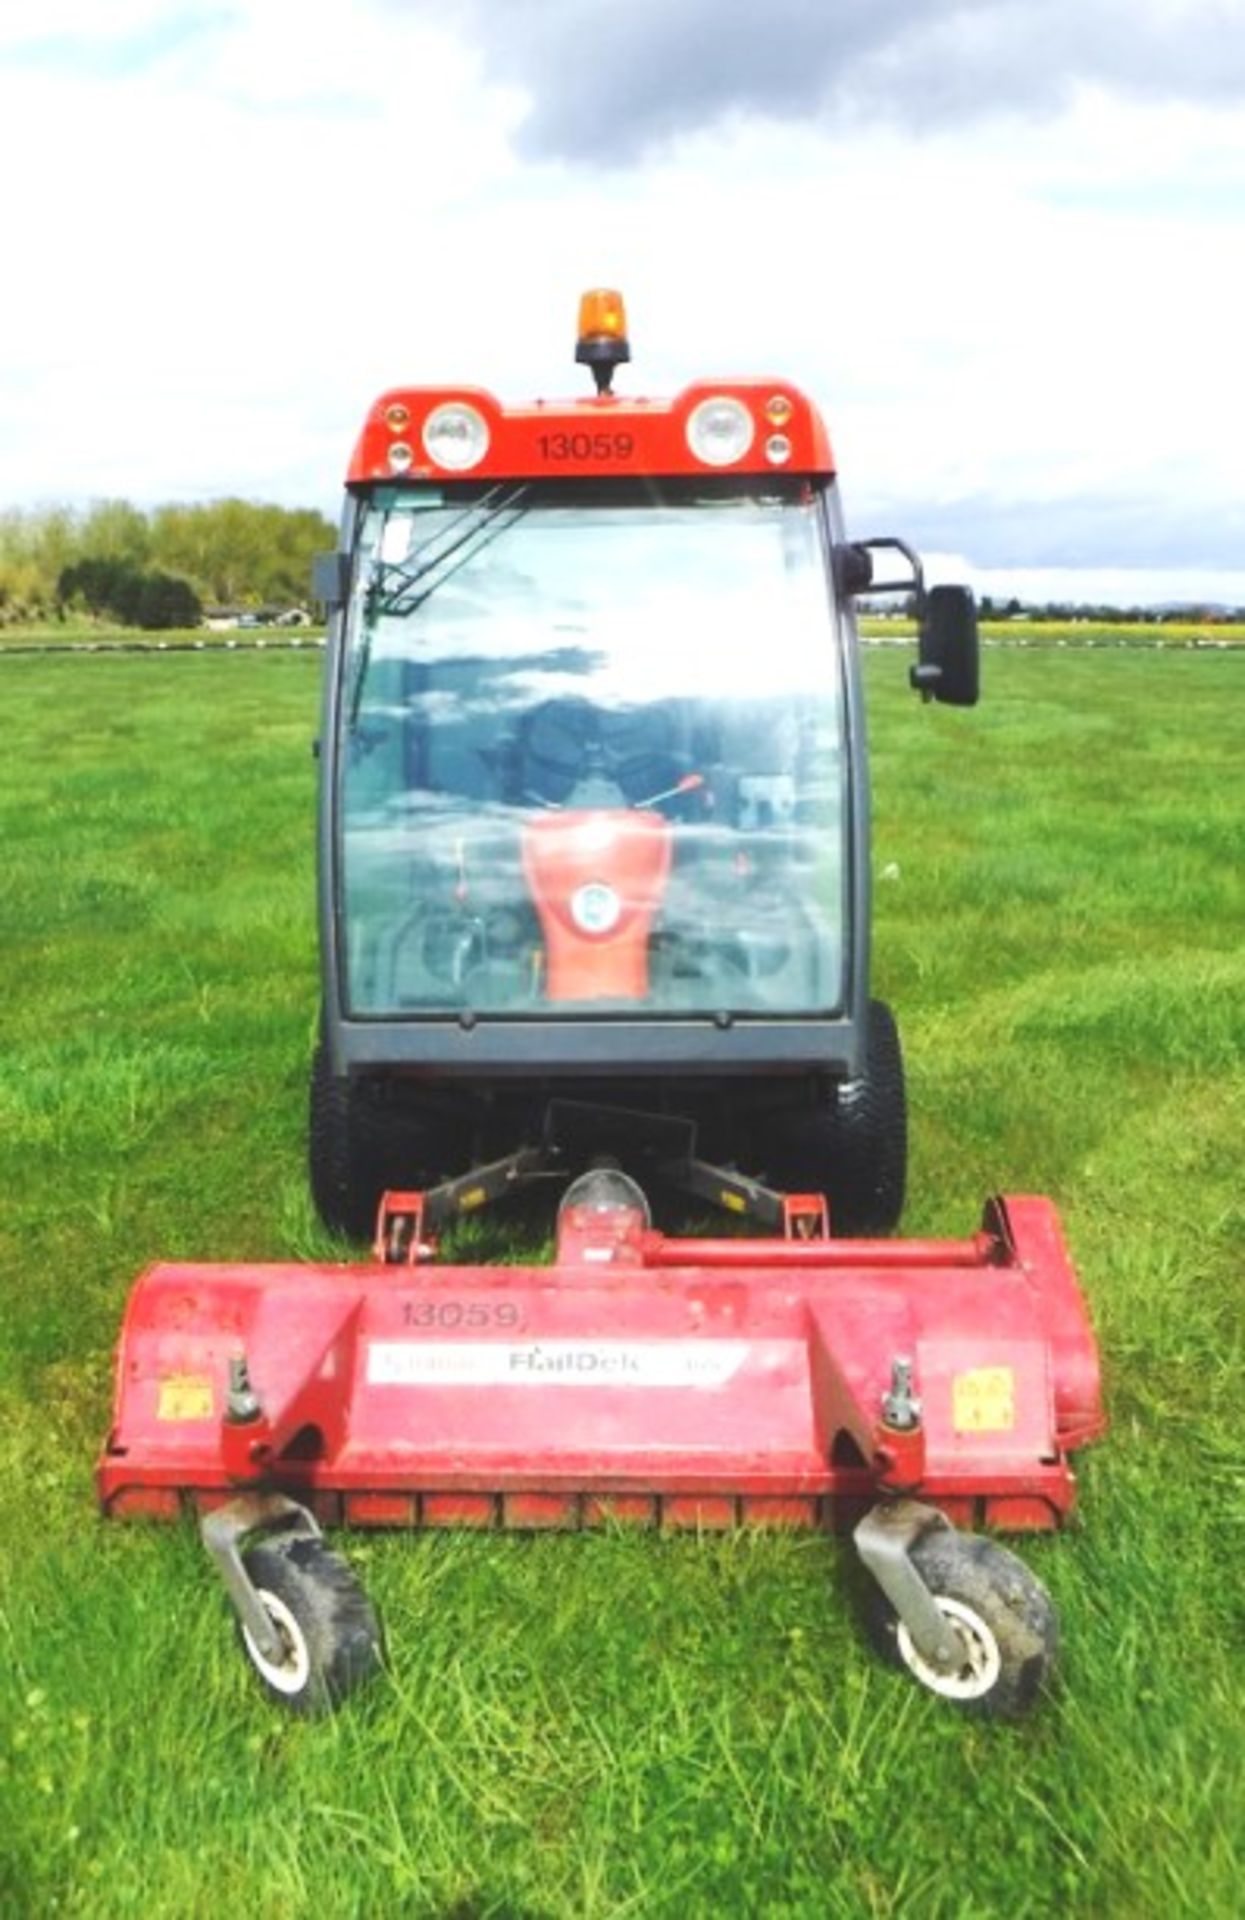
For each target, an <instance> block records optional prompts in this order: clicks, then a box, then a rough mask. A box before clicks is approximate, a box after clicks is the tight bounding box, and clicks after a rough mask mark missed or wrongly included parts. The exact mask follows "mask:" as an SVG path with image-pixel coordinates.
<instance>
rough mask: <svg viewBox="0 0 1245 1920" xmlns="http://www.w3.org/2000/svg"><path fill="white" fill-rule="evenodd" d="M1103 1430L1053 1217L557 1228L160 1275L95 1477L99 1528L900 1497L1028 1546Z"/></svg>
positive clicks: (727, 1517)
mask: <svg viewBox="0 0 1245 1920" xmlns="http://www.w3.org/2000/svg"><path fill="white" fill-rule="evenodd" d="M411 1198H412V1199H413V1200H417V1198H418V1197H417V1196H411ZM428 1251H429V1250H428V1249H427V1247H426V1246H421V1245H420V1244H419V1240H418V1236H417V1237H416V1241H415V1254H416V1258H417V1259H418V1260H419V1261H421V1262H422V1261H423V1260H424V1259H425V1258H426V1255H427V1253H428ZM241 1358H245V1363H246V1369H247V1372H248V1374H249V1385H250V1389H251V1394H253V1399H251V1395H248V1396H247V1397H246V1398H247V1401H248V1402H249V1405H247V1406H246V1408H245V1411H244V1414H243V1417H239V1404H240V1403H239V1401H238V1398H237V1396H236V1394H235V1395H234V1397H233V1398H232V1400H231V1394H230V1379H231V1363H232V1364H233V1367H234V1369H235V1374H234V1378H235V1382H236V1378H237V1374H236V1369H237V1364H238V1361H239V1359H241ZM896 1360H908V1361H910V1362H911V1378H912V1393H913V1395H915V1397H916V1401H915V1405H916V1414H915V1418H912V1419H909V1420H907V1421H899V1422H896V1421H895V1420H894V1419H893V1417H891V1416H893V1413H894V1408H893V1405H892V1407H891V1408H890V1409H888V1408H887V1407H886V1406H885V1405H884V1402H885V1401H886V1400H887V1396H888V1394H889V1392H890V1390H891V1389H892V1387H893V1384H894V1379H895V1370H894V1363H895V1361H896ZM256 1402H257V1403H258V1405H257V1406H256V1405H255V1403H256ZM1103 1427H1104V1417H1103V1412H1102V1405H1101V1399H1100V1393H1099V1382H1098V1362H1097V1353H1096V1348H1095V1344H1094V1340H1093V1336H1092V1334H1091V1332H1090V1329H1089V1325H1088V1322H1087V1319H1086V1314H1085V1309H1084V1305H1083V1302H1082V1299H1081V1295H1080V1291H1079V1288H1078V1286H1077V1282H1076V1279H1075V1277H1074V1274H1073V1272H1072V1268H1071V1266H1070V1264H1069V1261H1068V1257H1067V1254H1066V1252H1065V1249H1064V1245H1063V1240H1062V1236H1061V1234H1060V1231H1059V1226H1058V1222H1057V1219H1056V1216H1055V1212H1054V1209H1053V1208H1052V1207H1051V1205H1050V1204H1049V1202H1047V1201H1045V1200H1040V1199H1028V1198H1025V1199H1018V1198H1006V1199H1001V1200H996V1201H992V1202H991V1203H990V1204H989V1205H988V1206H987V1209H986V1214H985V1220H984V1224H983V1228H982V1230H981V1232H979V1233H978V1234H976V1235H974V1236H973V1237H971V1238H969V1239H967V1240H963V1241H902V1240H897V1241H886V1240H881V1241H863V1240H858V1241H851V1240H838V1241H836V1240H830V1239H824V1238H808V1239H805V1238H798V1237H793V1238H775V1239H756V1238H751V1239H743V1238H741V1239H704V1240H672V1239H668V1238H666V1237H664V1236H663V1235H661V1234H659V1233H656V1232H654V1231H653V1230H651V1229H650V1228H648V1227H647V1226H646V1224H645V1222H644V1219H643V1216H642V1214H640V1213H639V1212H637V1211H633V1210H630V1209H622V1210H615V1211H611V1212H608V1213H602V1212H600V1211H598V1210H594V1209H589V1208H576V1207H573V1206H572V1207H569V1208H564V1210H563V1215H562V1217H561V1220H560V1224H559V1234H558V1246H557V1256H556V1259H555V1262H554V1264H553V1265H552V1266H548V1267H496V1266H493V1267H454V1266H444V1267H440V1266H436V1265H430V1264H423V1263H420V1264H411V1265H402V1266H396V1265H385V1264H381V1263H380V1262H379V1261H377V1262H376V1263H375V1264H365V1265H359V1266H299V1265H293V1264H291V1265H288V1266H277V1265H274V1266H251V1265H210V1266H209V1265H196V1264H177V1265H173V1264H161V1265H158V1266H154V1267H152V1268H150V1269H149V1270H148V1271H147V1272H146V1273H145V1274H144V1275H143V1276H142V1278H141V1279H140V1280H139V1282H138V1283H137V1285H136V1287H135V1289H134V1292H133V1294H132V1296H131V1299H130V1303H129V1308H128V1311H127V1314H126V1318H125V1324H124V1327H123V1330H122V1335H121V1341H120V1347H119V1353H118V1365H117V1407H116V1420H115V1425H114V1426H113V1429H112V1432H111V1434H110V1436H109V1439H108V1443H107V1446H106V1448H105V1451H104V1454H103V1456H102V1458H101V1461H100V1464H99V1469H98V1483H99V1494H100V1500H101V1503H102V1505H103V1508H104V1511H105V1512H106V1513H109V1514H112V1515H118V1516H120V1515H130V1514H146V1515H155V1516H159V1517H173V1516H175V1515H176V1514H177V1513H178V1512H179V1511H180V1510H181V1507H182V1503H183V1501H188V1502H190V1503H191V1504H192V1505H194V1506H195V1507H197V1508H199V1509H200V1510H203V1509H207V1508H209V1507H211V1506H213V1505H215V1504H217V1503H218V1502H220V1501H222V1500H223V1499H226V1498H228V1497H230V1496H231V1495H232V1494H234V1493H236V1492H238V1491H239V1490H242V1489H246V1488H251V1489H255V1488H267V1487H271V1488H278V1489H281V1490H282V1491H285V1492H289V1493H291V1494H293V1495H294V1496H295V1497H296V1498H299V1499H301V1500H303V1501H304V1502H305V1503H306V1504H307V1505H308V1506H310V1507H311V1508H312V1509H313V1510H314V1511H315V1512H316V1514H317V1515H318V1517H319V1518H320V1519H321V1520H322V1521H325V1522H327V1523H336V1522H339V1521H343V1522H345V1523H346V1524H349V1525H355V1526H402V1527H409V1526H419V1525H426V1526H438V1525H456V1526H489V1525H493V1524H502V1525H506V1526H515V1527H548V1526H571V1527H574V1526H581V1525H593V1524H599V1523H601V1522H602V1521H603V1520H605V1519H606V1518H607V1517H609V1516H613V1517H614V1518H616V1519H620V1520H627V1521H634V1522H639V1523H641V1524H644V1523H649V1524H662V1525H667V1526H682V1525H692V1526H700V1527H724V1526H730V1525H733V1524H735V1523H737V1522H740V1521H742V1522H745V1523H760V1524H771V1525H774V1524H776V1525H818V1524H821V1525H836V1526H838V1525H842V1524H850V1523H851V1522H852V1521H854V1520H855V1519H856V1518H858V1517H859V1516H860V1514H861V1513H862V1512H863V1511H864V1510H865V1508H866V1507H868V1506H869V1505H871V1504H872V1502H873V1501H874V1500H875V1499H876V1498H877V1497H878V1495H879V1494H912V1495H916V1496H919V1498H921V1499H922V1500H925V1501H928V1502H930V1503H932V1504H934V1505H936V1506H938V1507H940V1508H941V1509H942V1510H943V1511H944V1512H945V1513H946V1514H947V1516H948V1518H950V1519H952V1520H953V1521H956V1522H962V1523H968V1524H972V1523H973V1522H974V1521H975V1520H984V1521H985V1522H986V1523H987V1524H992V1525H995V1526H998V1527H1003V1528H1016V1529H1024V1528H1042V1527H1051V1526H1055V1525H1057V1524H1058V1523H1059V1522H1060V1521H1061V1520H1062V1519H1063V1518H1064V1517H1065V1515H1067V1514H1068V1512H1069V1511H1070V1510H1071V1508H1072V1505H1073V1501H1074V1496H1075V1481H1074V1477H1073V1474H1072V1472H1071V1469H1070V1467H1069V1464H1068V1455H1069V1454H1070V1453H1071V1452H1072V1451H1073V1450H1074V1449H1075V1448H1077V1447H1080V1446H1083V1445H1084V1444H1085V1443H1086V1442H1087V1441H1090V1440H1092V1439H1094V1438H1096V1437H1097V1436H1098V1435H1099V1434H1100V1433H1101V1432H1102V1430H1103Z"/></svg>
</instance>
